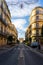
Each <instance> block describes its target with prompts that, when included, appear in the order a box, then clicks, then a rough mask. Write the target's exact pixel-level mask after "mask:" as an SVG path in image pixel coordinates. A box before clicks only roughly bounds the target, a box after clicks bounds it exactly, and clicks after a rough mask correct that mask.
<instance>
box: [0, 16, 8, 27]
mask: <svg viewBox="0 0 43 65" xmlns="http://www.w3.org/2000/svg"><path fill="white" fill-rule="evenodd" d="M0 20H1V21H2V23H3V24H5V25H6V26H7V25H8V23H7V22H6V20H5V19H3V18H2V15H0Z"/></svg>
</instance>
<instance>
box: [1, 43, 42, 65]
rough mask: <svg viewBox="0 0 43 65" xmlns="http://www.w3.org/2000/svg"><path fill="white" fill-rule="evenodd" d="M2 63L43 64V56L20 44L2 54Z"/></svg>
mask: <svg viewBox="0 0 43 65" xmlns="http://www.w3.org/2000/svg"><path fill="white" fill-rule="evenodd" d="M0 65H43V57H42V56H40V55H38V54H37V53H35V52H33V51H32V50H30V48H29V47H27V46H26V45H24V44H20V45H17V46H14V47H13V48H12V49H11V50H9V51H7V52H5V53H4V52H3V53H2V54H0Z"/></svg>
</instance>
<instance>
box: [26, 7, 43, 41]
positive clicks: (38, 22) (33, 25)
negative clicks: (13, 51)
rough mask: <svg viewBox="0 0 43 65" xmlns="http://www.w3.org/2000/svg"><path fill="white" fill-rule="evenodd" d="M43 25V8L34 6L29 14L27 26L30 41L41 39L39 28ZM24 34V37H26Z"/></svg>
mask: <svg viewBox="0 0 43 65" xmlns="http://www.w3.org/2000/svg"><path fill="white" fill-rule="evenodd" d="M42 26H43V8H42V7H35V8H34V9H33V10H32V13H31V15H30V25H29V26H28V31H29V32H30V31H31V32H30V33H29V32H28V35H27V36H28V38H29V35H30V37H31V42H34V41H38V42H39V41H41V28H42ZM29 29H30V30H29ZM27 36H26V37H27Z"/></svg>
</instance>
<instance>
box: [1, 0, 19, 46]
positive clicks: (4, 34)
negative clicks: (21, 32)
mask: <svg viewBox="0 0 43 65" xmlns="http://www.w3.org/2000/svg"><path fill="white" fill-rule="evenodd" d="M9 35H12V36H13V37H15V38H16V39H17V37H18V33H17V30H16V28H15V26H14V25H13V24H12V22H11V14H10V11H9V8H8V6H7V4H6V1H5V0H0V46H2V45H6V44H7V38H8V36H9ZM16 39H15V40H16Z"/></svg>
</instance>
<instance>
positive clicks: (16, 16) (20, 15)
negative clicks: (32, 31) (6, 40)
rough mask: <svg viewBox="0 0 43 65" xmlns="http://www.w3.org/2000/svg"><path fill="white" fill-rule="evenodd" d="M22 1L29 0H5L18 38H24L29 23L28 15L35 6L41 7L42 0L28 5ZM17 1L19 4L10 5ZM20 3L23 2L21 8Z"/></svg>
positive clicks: (42, 4)
mask: <svg viewBox="0 0 43 65" xmlns="http://www.w3.org/2000/svg"><path fill="white" fill-rule="evenodd" d="M23 1H26V2H28V1H29V0H6V2H7V4H8V7H9V10H10V12H11V21H12V23H13V24H14V25H15V27H16V29H17V31H18V38H21V37H23V38H25V32H26V29H27V27H28V26H29V23H30V20H29V17H30V14H31V11H32V10H33V9H34V8H35V7H36V6H42V7H43V0H38V2H37V3H35V4H30V5H29V4H28V5H27V4H25V3H24V2H23ZM34 1H35V0H34ZM8 2H9V3H8ZM17 2H19V4H17V5H11V4H12V3H13V4H14V3H17ZM21 4H23V8H21V7H20V5H21Z"/></svg>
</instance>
